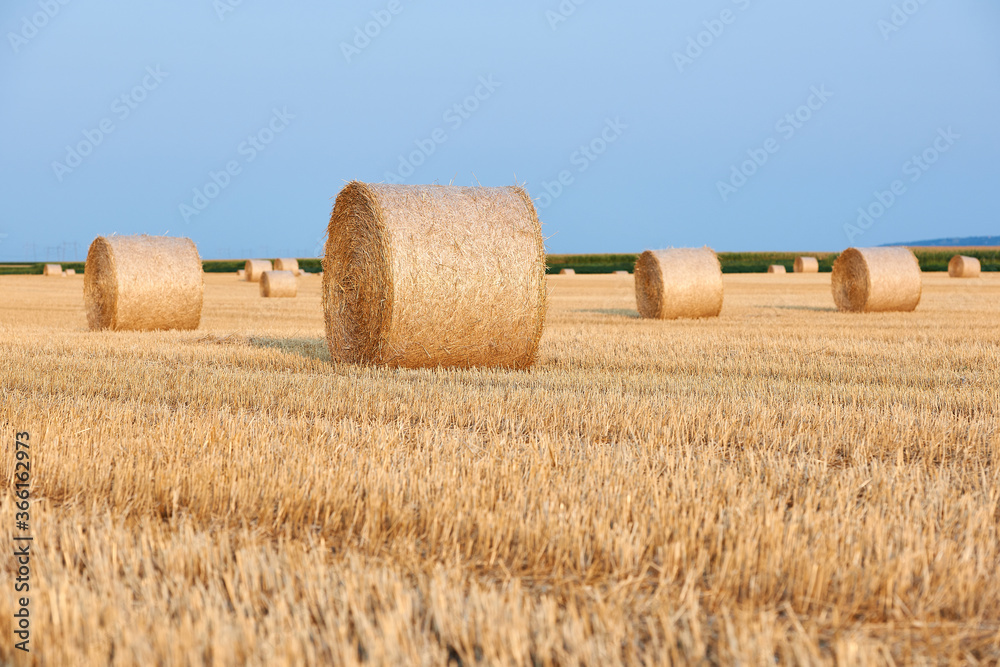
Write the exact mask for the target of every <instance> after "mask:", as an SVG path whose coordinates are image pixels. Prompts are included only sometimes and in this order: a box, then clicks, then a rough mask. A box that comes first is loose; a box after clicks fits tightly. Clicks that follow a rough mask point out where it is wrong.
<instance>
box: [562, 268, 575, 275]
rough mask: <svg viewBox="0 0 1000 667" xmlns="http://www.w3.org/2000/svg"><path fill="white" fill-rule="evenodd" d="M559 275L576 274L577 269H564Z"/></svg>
mask: <svg viewBox="0 0 1000 667" xmlns="http://www.w3.org/2000/svg"><path fill="white" fill-rule="evenodd" d="M559 275H560V276H575V275H576V270H574V269H563V270H562V271H560V272H559Z"/></svg>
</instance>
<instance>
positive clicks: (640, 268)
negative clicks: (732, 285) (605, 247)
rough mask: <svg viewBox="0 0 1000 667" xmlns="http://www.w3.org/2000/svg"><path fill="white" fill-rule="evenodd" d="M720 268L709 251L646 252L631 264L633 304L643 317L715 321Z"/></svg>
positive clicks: (720, 293) (718, 308) (719, 305)
mask: <svg viewBox="0 0 1000 667" xmlns="http://www.w3.org/2000/svg"><path fill="white" fill-rule="evenodd" d="M722 296H723V289H722V266H721V265H720V264H719V258H718V257H717V256H716V254H715V252H714V251H713V250H712V249H711V248H707V247H706V248H670V249H668V250H647V251H645V252H644V253H642V254H641V255H639V259H638V260H636V263H635V300H636V305H637V306H638V309H639V314H640V315H642V316H643V317H648V318H654V319H660V320H672V319H677V318H679V317H690V318H696V317H716V316H717V315H718V314H719V312H720V311H721V310H722Z"/></svg>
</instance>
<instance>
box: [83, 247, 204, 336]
mask: <svg viewBox="0 0 1000 667" xmlns="http://www.w3.org/2000/svg"><path fill="white" fill-rule="evenodd" d="M203 296H204V278H203V273H202V267H201V258H200V257H199V256H198V248H197V247H195V244H194V242H193V241H192V240H191V239H186V238H173V237H168V236H107V237H105V236H99V237H97V238H96V239H94V242H93V243H91V244H90V251H89V252H88V253H87V265H86V268H85V269H84V276H83V298H84V302H85V303H86V306H87V324H89V325H90V328H91V329H114V330H126V329H131V330H144V331H146V330H152V329H197V328H198V323H199V322H200V321H201V304H202V299H203Z"/></svg>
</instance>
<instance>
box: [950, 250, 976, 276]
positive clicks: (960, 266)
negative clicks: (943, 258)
mask: <svg viewBox="0 0 1000 667" xmlns="http://www.w3.org/2000/svg"><path fill="white" fill-rule="evenodd" d="M981 271H982V266H981V265H980V263H979V260H978V259H976V258H975V257H966V256H965V255H955V256H954V257H952V258H951V261H950V262H948V275H949V276H951V277H952V278H978V277H979V273H980V272H981Z"/></svg>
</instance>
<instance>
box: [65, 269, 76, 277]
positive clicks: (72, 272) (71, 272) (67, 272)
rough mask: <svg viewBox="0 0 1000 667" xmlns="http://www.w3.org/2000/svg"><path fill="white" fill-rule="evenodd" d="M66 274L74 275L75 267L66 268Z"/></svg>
mask: <svg viewBox="0 0 1000 667" xmlns="http://www.w3.org/2000/svg"><path fill="white" fill-rule="evenodd" d="M66 275H67V276H75V275H76V269H66Z"/></svg>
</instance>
